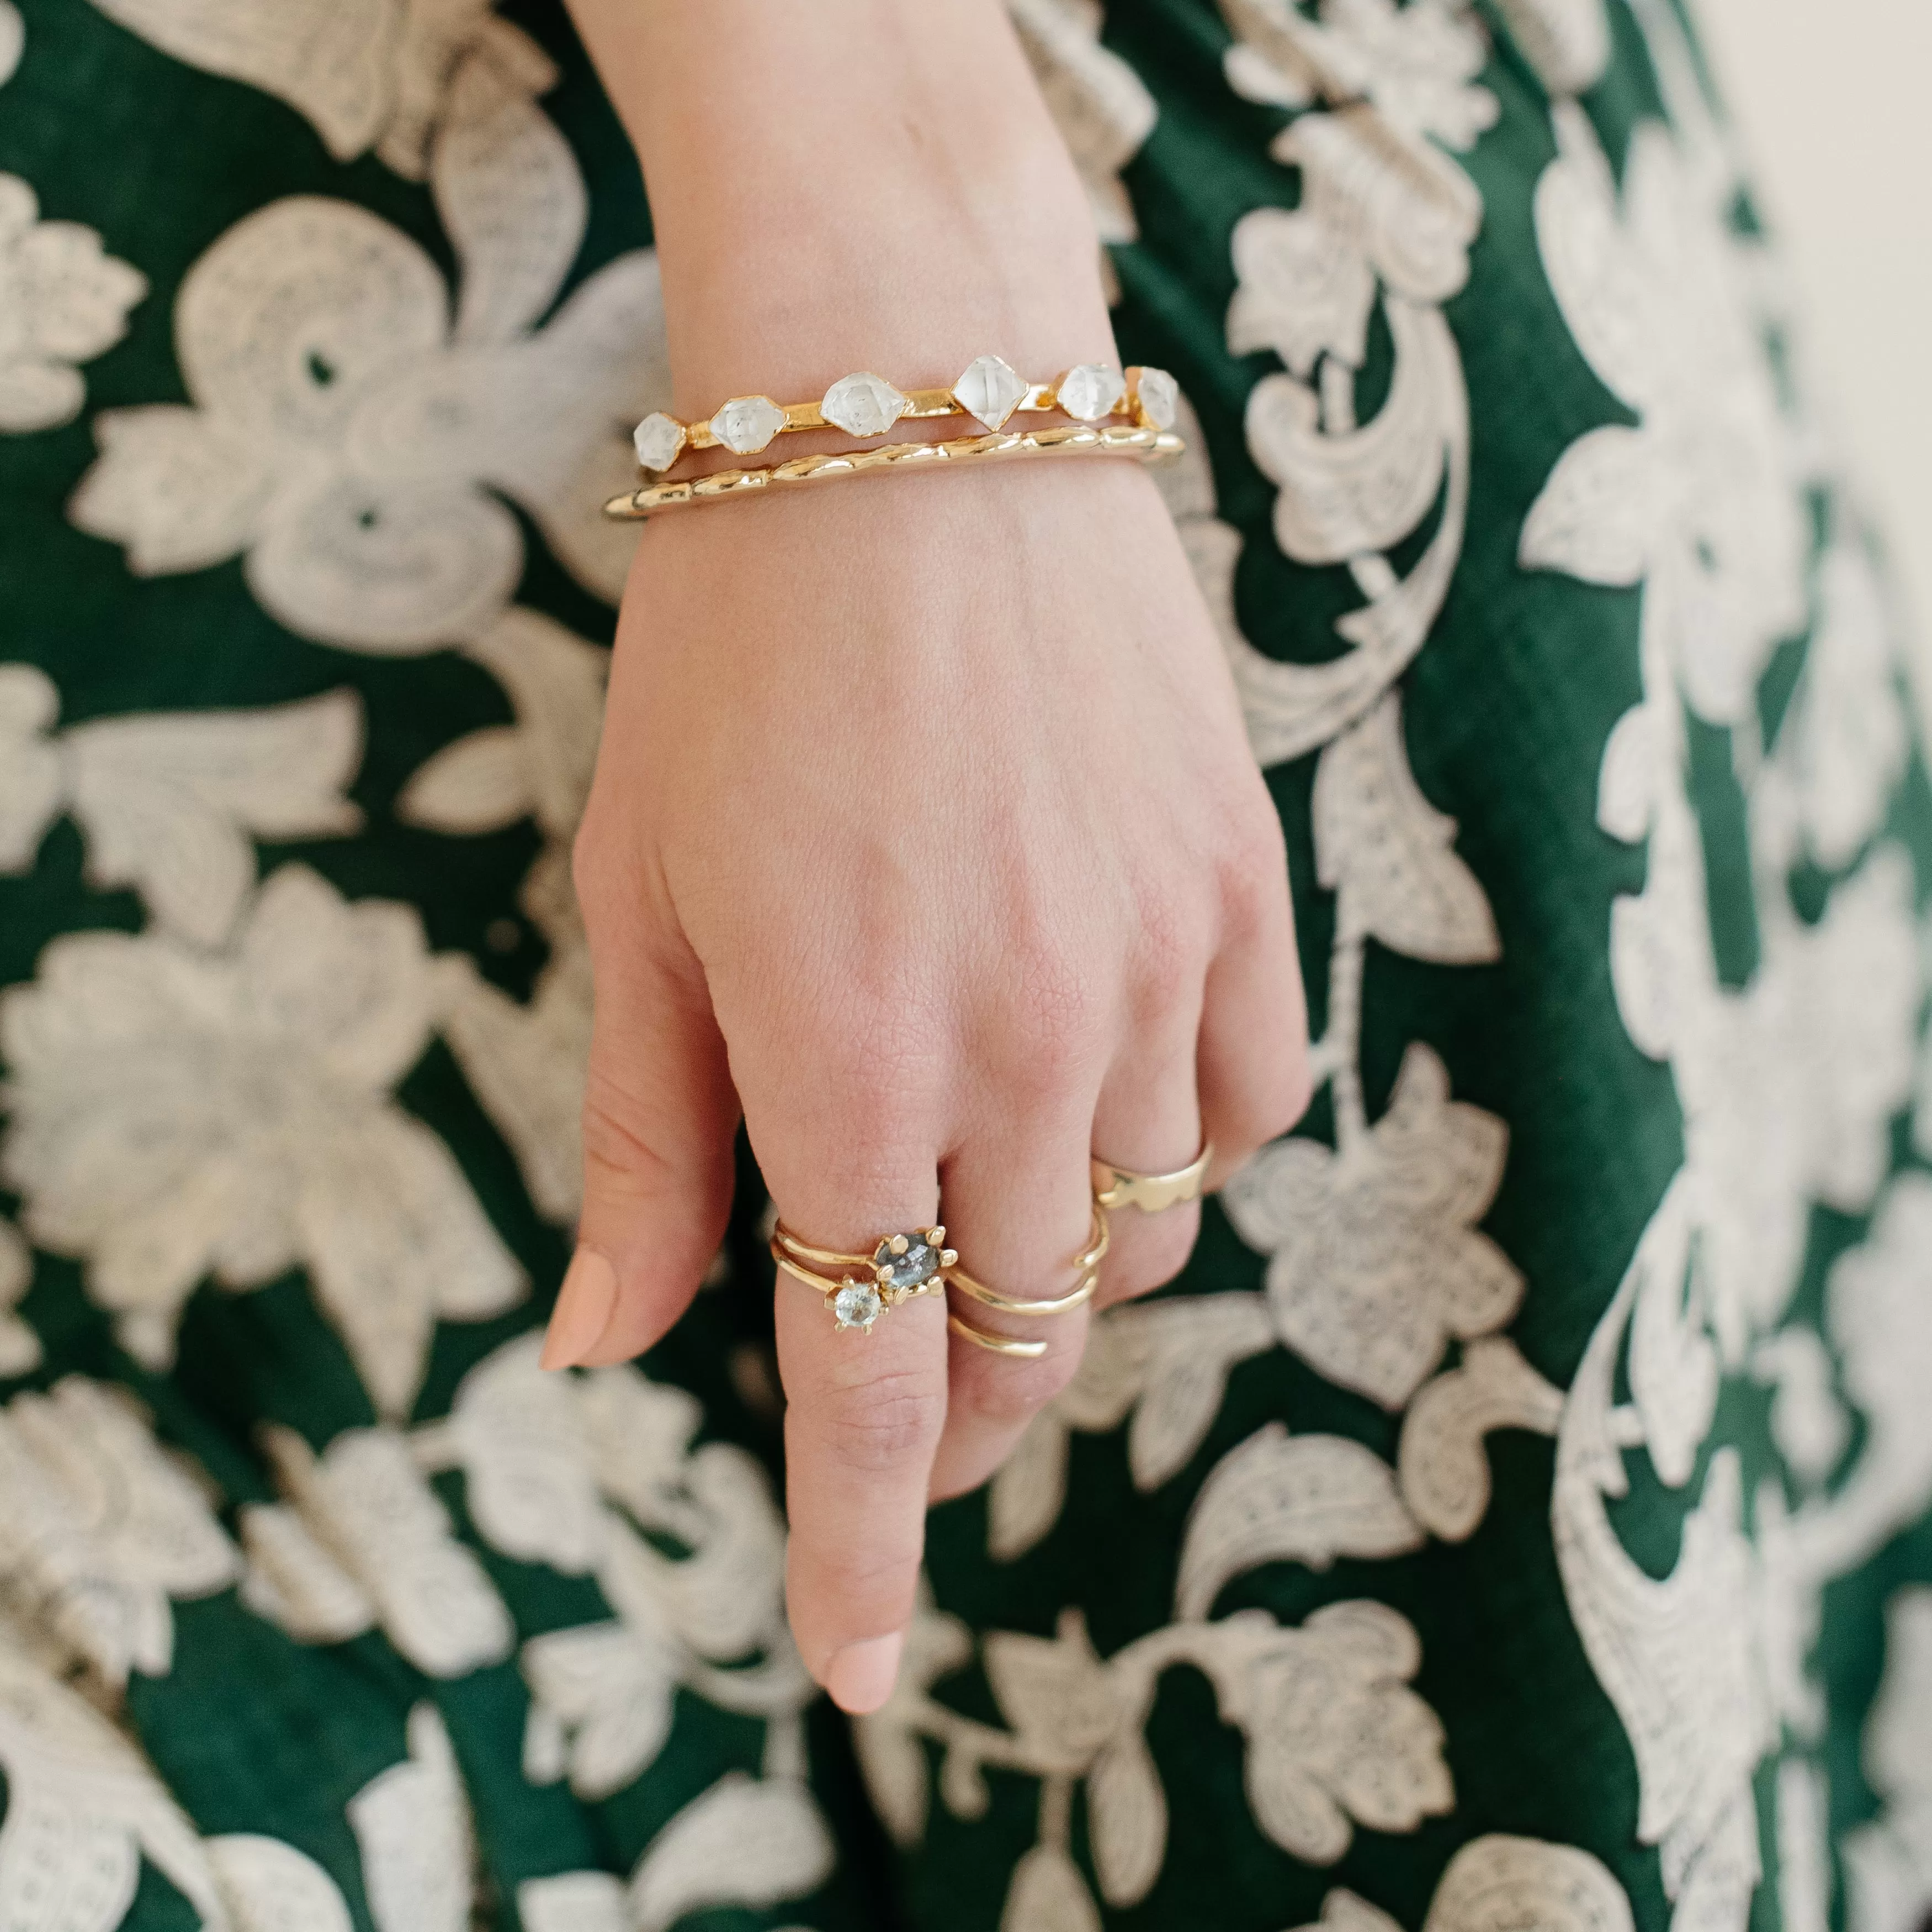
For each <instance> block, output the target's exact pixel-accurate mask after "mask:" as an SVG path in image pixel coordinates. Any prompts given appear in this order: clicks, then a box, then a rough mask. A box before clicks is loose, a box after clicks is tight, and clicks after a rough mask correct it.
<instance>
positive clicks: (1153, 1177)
mask: <svg viewBox="0 0 1932 1932" xmlns="http://www.w3.org/2000/svg"><path fill="white" fill-rule="evenodd" d="M1213 1160H1214V1142H1212V1141H1208V1142H1205V1143H1204V1144H1203V1145H1202V1149H1201V1151H1200V1152H1199V1154H1196V1156H1195V1157H1194V1158H1193V1160H1190V1162H1189V1163H1187V1166H1185V1167H1181V1168H1177V1169H1175V1171H1174V1172H1173V1173H1172V1174H1136V1173H1135V1172H1133V1169H1131V1168H1125V1167H1115V1166H1112V1164H1111V1163H1109V1162H1106V1161H1104V1160H1100V1159H1098V1158H1096V1159H1095V1160H1094V1199H1095V1200H1096V1201H1097V1202H1100V1205H1101V1206H1102V1207H1103V1208H1139V1210H1140V1211H1141V1212H1142V1214H1164V1213H1165V1212H1166V1211H1167V1210H1168V1209H1169V1208H1178V1207H1179V1206H1180V1205H1181V1203H1182V1202H1184V1201H1198V1200H1199V1199H1200V1198H1201V1184H1202V1181H1203V1180H1204V1179H1205V1178H1206V1176H1207V1173H1208V1167H1209V1166H1210V1165H1211V1163H1212V1162H1213Z"/></svg>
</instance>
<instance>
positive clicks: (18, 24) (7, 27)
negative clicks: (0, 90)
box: [0, 0, 27, 84]
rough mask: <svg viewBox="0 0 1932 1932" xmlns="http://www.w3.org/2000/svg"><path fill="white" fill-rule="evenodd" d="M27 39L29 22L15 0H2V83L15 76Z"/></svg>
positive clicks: (0, 75) (0, 0)
mask: <svg viewBox="0 0 1932 1932" xmlns="http://www.w3.org/2000/svg"><path fill="white" fill-rule="evenodd" d="M26 41H27V24H26V22H25V21H24V20H22V19H21V18H20V8H19V7H16V6H15V5H13V0H0V84H4V83H6V82H7V81H9V80H12V79H13V70H14V69H15V68H17V67H18V66H19V65H20V55H21V54H22V53H23V52H24V51H25V49H26Z"/></svg>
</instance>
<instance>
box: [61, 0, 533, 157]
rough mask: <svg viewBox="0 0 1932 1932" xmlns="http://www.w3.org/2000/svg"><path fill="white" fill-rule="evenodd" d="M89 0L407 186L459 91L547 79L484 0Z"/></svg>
mask: <svg viewBox="0 0 1932 1932" xmlns="http://www.w3.org/2000/svg"><path fill="white" fill-rule="evenodd" d="M95 5H97V6H98V7H100V9H101V11H102V12H103V13H105V14H107V16H108V17H109V18H110V19H111V20H118V22H119V23H121V26H124V27H126V28H128V29H129V30H130V31H132V32H134V33H136V34H139V35H140V36H141V37H142V39H143V40H149V41H151V42H152V43H154V46H157V47H159V48H160V49H162V51H163V52H166V53H169V54H171V55H173V56H174V57H175V59H177V60H180V61H185V62H188V63H189V64H190V65H192V66H194V67H198V68H203V69H205V71H208V73H211V74H225V75H227V76H229V77H232V78H233V79H234V80H239V81H245V82H246V83H248V84H249V85H250V86H254V87H259V88H260V89H263V91H264V92H267V93H269V94H272V95H276V96H277V97H278V98H280V99H281V100H283V101H287V103H288V104H289V105H290V107H293V108H294V109H295V110H296V111H297V112H298V113H300V114H302V115H305V117H306V118H308V120H309V121H311V123H312V124H314V127H315V130H316V132H317V133H319V134H320V136H322V138H323V141H324V142H326V144H327V146H328V148H329V152H330V153H331V154H333V155H334V156H335V158H336V159H337V160H350V159H351V158H352V157H354V156H355V155H357V154H364V153H366V152H368V151H369V150H371V148H373V149H374V151H376V153H377V154H378V155H379V156H380V158H381V159H382V160H383V161H384V162H385V163H387V165H388V166H390V167H392V168H394V169H396V170H397V171H398V172H399V173H401V174H404V175H407V176H409V177H410V178H411V179H412V180H416V181H420V180H422V178H423V177H424V175H425V172H427V171H428V154H429V151H430V149H431V144H432V142H434V140H435V139H437V136H440V135H446V133H447V132H448V131H449V124H450V123H451V122H452V121H455V122H456V123H458V124H459V125H460V123H461V121H463V118H465V116H464V112H463V110H464V101H463V96H464V95H465V94H466V93H467V92H469V91H471V90H472V89H477V88H478V87H479V86H480V85H481V83H483V82H484V80H486V79H487V80H489V81H491V82H493V83H494V84H495V85H496V86H497V87H499V88H502V89H506V90H507V89H514V91H515V92H516V93H517V95H521V96H529V95H538V94H541V93H542V92H544V91H545V90H546V89H548V88H549V87H550V86H552V85H553V83H554V82H555V80H556V69H555V68H553V66H552V65H550V62H549V60H548V58H547V57H546V56H545V55H544V53H543V52H541V49H538V46H536V45H535V43H534V42H533V41H532V40H529V38H528V37H526V35H525V34H523V33H522V32H521V31H520V30H519V29H518V28H515V27H513V26H511V25H510V24H509V23H508V22H507V21H504V20H497V19H496V18H495V17H494V16H493V14H492V13H491V11H490V0H401V4H398V0H290V4H289V5H285V6H278V7H274V8H267V7H262V6H260V5H257V4H255V0H95ZM472 112H473V110H472Z"/></svg>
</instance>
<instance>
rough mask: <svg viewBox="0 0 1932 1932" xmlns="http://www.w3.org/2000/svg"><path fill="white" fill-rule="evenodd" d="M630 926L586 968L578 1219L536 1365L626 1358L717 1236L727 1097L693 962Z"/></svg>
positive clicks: (639, 1349)
mask: <svg viewBox="0 0 1932 1932" xmlns="http://www.w3.org/2000/svg"><path fill="white" fill-rule="evenodd" d="M639 942H640V935H638V934H637V932H636V931H635V929H632V930H631V932H627V933H625V934H624V935H622V939H621V940H619V939H617V938H616V936H615V935H613V943H612V944H610V945H607V946H606V947H603V948H601V949H599V951H600V953H601V956H596V957H595V960H594V977H595V985H596V992H595V1018H594V1019H593V1022H592V1028H591V1038H590V1060H589V1072H588V1075H587V1076H586V1081H585V1085H584V1097H583V1215H582V1218H581V1219H580V1220H579V1222H578V1223H577V1253H576V1254H575V1255H574V1256H573V1257H572V1258H571V1264H570V1268H569V1271H568V1273H567V1274H565V1277H564V1278H563V1286H562V1289H560V1290H559V1292H558V1295H557V1298H556V1309H555V1310H554V1311H553V1313H552V1314H551V1316H550V1330H549V1333H548V1334H547V1335H546V1337H544V1347H543V1355H542V1358H541V1359H542V1363H543V1366H544V1367H545V1368H547V1369H561V1368H567V1367H571V1365H573V1364H577V1365H580V1366H583V1367H595V1366H597V1365H598V1364H604V1363H607V1362H622V1361H629V1360H630V1358H631V1357H632V1356H634V1355H641V1354H643V1352H644V1351H645V1350H646V1349H648V1348H649V1347H650V1346H652V1343H655V1342H656V1341H657V1340H659V1338H660V1337H662V1336H663V1335H664V1333H665V1332H666V1331H667V1330H668V1329H669V1328H670V1327H671V1325H673V1323H674V1322H676V1320H677V1319H678V1317H679V1316H680V1315H682V1313H684V1311H685V1308H686V1307H688V1306H689V1304H690V1302H691V1297H692V1295H694V1294H695V1293H696V1292H697V1284H698V1283H699V1282H700V1280H702V1279H703V1274H704V1272H705V1270H706V1268H708V1267H709V1265H710V1262H711V1259H712V1256H713V1255H714V1254H715V1253H716V1252H717V1249H718V1242H719V1241H721V1239H722V1238H723V1236H724V1223H725V1219H726V1217H727V1214H729V1212H730V1205H731V1181H732V1158H731V1142H732V1136H733V1133H734V1131H735V1130H736V1127H737V1121H738V1099H737V1095H736V1092H735V1091H733V1088H732V1085H731V1076H730V1067H729V1066H728V1064H727V1061H726V1058H725V1052H724V1038H723V1037H722V1035H721V1034H720V1033H719V1032H718V1022H717V1021H716V1019H715V1018H714V1017H713V1016H712V1010H711V999H710V995H709V991H708V990H707V989H706V986H705V983H704V976H703V971H702V970H701V969H700V967H699V965H698V963H697V959H695V958H694V956H692V954H691V952H690V950H689V949H688V947H685V945H684V944H683V943H682V940H681V939H679V940H678V941H674V942H673V943H672V944H671V945H670V946H668V947H666V946H664V945H662V944H660V945H658V946H657V947H652V945H651V944H649V942H645V943H643V944H640V943H639Z"/></svg>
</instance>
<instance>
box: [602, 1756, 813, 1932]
mask: <svg viewBox="0 0 1932 1932" xmlns="http://www.w3.org/2000/svg"><path fill="white" fill-rule="evenodd" d="M835 1858H836V1852H835V1849H834V1848H833V1846H832V1835H831V1833H830V1832H828V1831H827V1830H826V1826H825V1820H823V1818H822V1817H820V1815H819V1811H818V1808H817V1805H814V1803H813V1802H812V1801H811V1793H809V1792H808V1790H806V1789H805V1787H804V1786H803V1785H802V1784H793V1783H791V1782H790V1781H787V1780H783V1779H766V1780H765V1781H762V1782H760V1781H754V1780H753V1779H751V1778H747V1777H746V1776H745V1775H744V1774H743V1773H742V1772H728V1773H727V1775H725V1776H724V1777H723V1778H720V1779H719V1780H718V1782H717V1783H716V1784H714V1785H713V1786H712V1787H711V1789H710V1790H709V1791H707V1792H706V1793H704V1794H703V1796H701V1797H699V1798H694V1799H692V1800H691V1802H690V1803H689V1804H688V1805H686V1806H685V1808H684V1809H683V1810H682V1811H680V1812H679V1813H678V1814H677V1815H676V1817H674V1818H673V1819H672V1820H671V1821H670V1823H669V1824H668V1825H667V1826H665V1827H664V1829H663V1830H662V1831H661V1832H659V1833H658V1835H657V1836H656V1837H655V1838H653V1839H652V1841H651V1843H650V1846H649V1849H647V1850H646V1852H645V1853H644V1855H643V1858H641V1859H640V1860H639V1861H638V1864H637V1870H635V1871H634V1872H633V1873H631V1884H630V1900H631V1914H632V1916H633V1918H634V1921H635V1923H636V1925H637V1932H667V1928H668V1927H670V1925H671V1924H673V1922H674V1921H676V1920H677V1919H679V1918H683V1917H684V1916H685V1914H686V1913H688V1912H697V1911H700V1910H702V1909H704V1908H705V1907H706V1906H723V1905H742V1906H749V1907H751V1909H754V1910H762V1909H765V1908H766V1907H767V1906H773V1905H775V1904H777V1903H779V1901H780V1900H784V1899H787V1898H798V1897H802V1896H803V1895H804V1894H805V1893H807V1892H809V1891H816V1890H817V1888H819V1886H820V1885H823V1883H824V1882H825V1881H826V1879H828V1878H829V1876H831V1874H832V1865H833V1864H834V1862H835Z"/></svg>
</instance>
